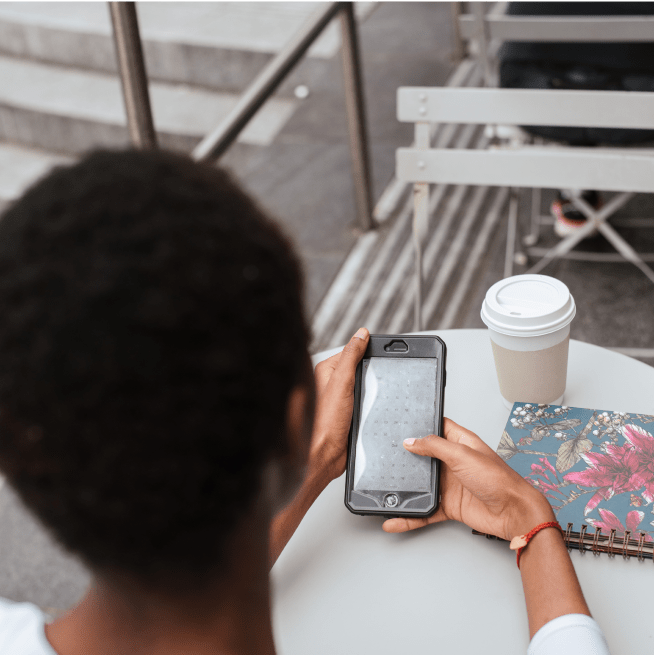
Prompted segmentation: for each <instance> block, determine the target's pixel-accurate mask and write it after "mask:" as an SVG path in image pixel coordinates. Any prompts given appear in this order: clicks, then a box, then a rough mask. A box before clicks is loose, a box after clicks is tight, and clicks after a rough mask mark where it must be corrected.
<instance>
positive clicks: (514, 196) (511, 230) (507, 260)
mask: <svg viewBox="0 0 654 655" xmlns="http://www.w3.org/2000/svg"><path fill="white" fill-rule="evenodd" d="M510 193H511V196H510V199H509V224H508V230H507V235H506V253H505V256H504V277H511V276H512V275H513V262H514V258H515V241H516V232H517V228H518V190H517V189H511V191H510Z"/></svg>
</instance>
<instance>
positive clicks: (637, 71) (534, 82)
mask: <svg viewBox="0 0 654 655" xmlns="http://www.w3.org/2000/svg"><path fill="white" fill-rule="evenodd" d="M507 14H508V15H512V16H644V15H654V2H511V3H509V4H508V7H507ZM498 57H499V74H500V86H501V87H503V88H511V89H594V90H616V91H654V42H647V43H594V42H587V43H560V42H559V43H557V42H545V43H543V42H537V43H534V42H526V41H507V42H505V43H504V44H503V45H502V47H501V48H500V51H499V54H498ZM524 129H525V130H526V131H528V132H529V133H531V134H534V135H537V136H541V137H544V138H546V139H552V140H554V141H564V142H566V143H570V144H571V145H585V146H589V145H597V144H599V143H609V144H629V143H642V142H643V141H652V140H654V130H634V129H617V128H616V129H611V128H596V127H547V126H545V127H542V126H524Z"/></svg>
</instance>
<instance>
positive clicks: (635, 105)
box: [397, 87, 654, 129]
mask: <svg viewBox="0 0 654 655" xmlns="http://www.w3.org/2000/svg"><path fill="white" fill-rule="evenodd" d="M397 118H398V120H400V121H402V122H406V123H417V122H424V121H428V122H432V123H441V122H442V123H480V124H484V123H500V124H507V125H552V126H568V127H575V126H580V125H582V126H585V127H615V128H635V129H654V93H650V92H641V91H567V90H553V89H547V90H542V89H488V88H482V89H471V88H449V87H445V88H433V87H400V88H399V89H398V93H397Z"/></svg>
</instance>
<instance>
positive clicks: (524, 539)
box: [509, 521, 563, 568]
mask: <svg viewBox="0 0 654 655" xmlns="http://www.w3.org/2000/svg"><path fill="white" fill-rule="evenodd" d="M545 528H556V529H557V530H558V531H559V532H560V533H561V535H563V529H562V528H561V526H560V525H559V523H558V521H549V522H548V523H541V524H540V525H537V526H536V527H535V528H532V529H531V530H530V531H529V532H527V534H523V535H521V536H519V537H513V539H511V544H510V545H509V548H510V549H511V550H517V551H518V554H517V558H516V564H517V565H518V568H520V555H521V554H522V551H523V550H524V549H525V548H526V547H527V544H528V543H529V542H530V541H531V540H532V539H533V537H534V535H535V534H537V533H538V532H540V531H541V530H544V529H545Z"/></svg>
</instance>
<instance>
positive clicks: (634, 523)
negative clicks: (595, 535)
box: [586, 508, 654, 541]
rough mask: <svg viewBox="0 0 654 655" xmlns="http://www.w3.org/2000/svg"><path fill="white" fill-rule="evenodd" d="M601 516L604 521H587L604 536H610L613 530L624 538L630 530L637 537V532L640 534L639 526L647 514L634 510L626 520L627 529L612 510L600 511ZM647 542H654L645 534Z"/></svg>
mask: <svg viewBox="0 0 654 655" xmlns="http://www.w3.org/2000/svg"><path fill="white" fill-rule="evenodd" d="M598 511H599V514H600V516H601V517H602V519H601V520H600V519H586V521H587V522H588V523H590V524H591V525H592V526H593V527H594V528H600V530H601V532H602V534H605V535H607V536H608V535H609V534H610V533H611V530H615V531H616V533H617V534H619V535H620V536H622V535H623V534H624V532H625V529H626V530H629V532H631V534H632V535H635V534H636V532H638V526H639V525H640V523H641V521H642V520H643V519H644V518H645V512H640V511H638V510H632V511H631V512H629V513H628V514H627V518H626V520H625V523H626V524H627V527H626V528H625V526H624V525H622V522H621V521H620V519H619V518H618V517H617V516H616V515H615V514H614V513H613V512H612V511H610V510H608V509H601V508H600V509H599V510H598ZM645 541H654V540H653V539H652V537H651V536H650V535H649V534H647V533H645Z"/></svg>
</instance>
